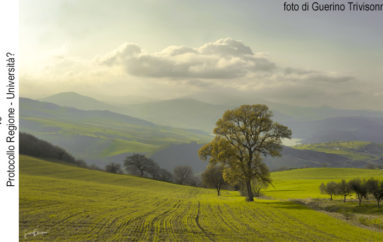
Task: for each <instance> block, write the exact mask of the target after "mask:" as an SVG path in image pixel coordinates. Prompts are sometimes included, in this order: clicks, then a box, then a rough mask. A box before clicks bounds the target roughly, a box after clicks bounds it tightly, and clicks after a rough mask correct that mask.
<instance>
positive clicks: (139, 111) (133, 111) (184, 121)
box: [123, 99, 229, 132]
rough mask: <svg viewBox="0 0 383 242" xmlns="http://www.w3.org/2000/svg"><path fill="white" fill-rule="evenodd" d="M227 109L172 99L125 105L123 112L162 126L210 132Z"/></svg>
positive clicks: (191, 100) (221, 106) (193, 101)
mask: <svg viewBox="0 0 383 242" xmlns="http://www.w3.org/2000/svg"><path fill="white" fill-rule="evenodd" d="M228 108H229V107H227V106H224V105H214V104H209V103H205V102H200V101H197V100H194V99H173V100H166V101H158V102H150V103H142V104H133V105H127V106H125V108H123V110H124V112H125V113H129V114H130V115H133V116H136V117H140V118H143V119H145V120H150V121H152V122H155V123H158V124H162V125H169V126H173V127H179V128H193V129H200V130H203V131H205V132H212V131H213V128H214V125H215V122H216V121H217V120H218V119H219V118H220V117H222V115H223V113H224V112H225V111H226V110H227V109H228Z"/></svg>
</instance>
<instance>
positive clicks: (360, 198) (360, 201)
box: [358, 195, 362, 207]
mask: <svg viewBox="0 0 383 242" xmlns="http://www.w3.org/2000/svg"><path fill="white" fill-rule="evenodd" d="M358 200H359V207H360V205H362V196H359V195H358Z"/></svg>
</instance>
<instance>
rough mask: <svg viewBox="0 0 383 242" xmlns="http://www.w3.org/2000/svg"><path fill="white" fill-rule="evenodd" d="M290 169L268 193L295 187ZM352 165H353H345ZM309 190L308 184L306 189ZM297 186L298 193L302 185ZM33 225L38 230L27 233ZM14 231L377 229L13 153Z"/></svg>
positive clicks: (133, 235) (263, 235)
mask: <svg viewBox="0 0 383 242" xmlns="http://www.w3.org/2000/svg"><path fill="white" fill-rule="evenodd" d="M305 171H306V169H303V170H300V171H298V172H300V174H299V175H300V178H301V179H317V181H319V180H318V178H321V179H323V178H326V179H335V177H336V179H339V178H341V177H342V176H344V175H347V173H348V170H334V169H332V170H329V169H327V170H320V171H319V170H315V169H312V170H307V171H308V172H307V173H305ZM291 172H293V173H294V172H297V171H286V172H279V173H275V174H273V179H275V180H276V181H277V180H278V177H279V180H278V183H277V182H276V183H275V188H274V191H270V193H271V192H274V194H276V195H277V196H276V197H283V195H281V194H289V196H291V195H292V193H291V190H299V189H300V184H299V183H298V182H299V181H298V182H297V183H295V186H293V187H290V189H291V190H286V187H287V185H284V186H282V185H279V184H283V182H284V181H287V182H288V183H289V184H290V185H291V184H292V183H293V181H292V179H293V177H297V176H296V175H297V174H291ZM374 172H376V171H374ZM356 173H358V170H355V171H351V172H350V174H356ZM323 174H327V175H326V176H323ZM360 174H361V173H360ZM360 174H359V175H360ZM375 174H377V173H375ZM366 175H368V176H370V175H371V174H366ZM379 175H382V174H381V173H379ZM316 191H317V192H318V193H319V190H316ZM313 192H314V191H309V194H307V196H311V195H312V194H313ZM169 194H171V196H169ZM300 194H301V195H302V196H304V194H305V190H304V189H303V190H302V191H301V192H300ZM33 231H35V232H40V234H37V235H36V236H33V235H30V234H31V233H33ZM43 232H44V234H42V233H43ZM19 238H20V241H29V240H39V241H41V240H47V241H54V240H58V241H95V240H97V241H111V240H125V241H127V240H129V241H137V240H139V241H153V240H155V241H158V240H161V241H162V240H174V241H190V240H194V241H196V240H198V241H208V240H210V241H222V240H229V241H249V240H254V239H256V240H265V241H271V240H272V241H287V240H289V241H290V240H299V241H313V240H318V241H350V240H358V241H360V240H365V239H367V240H372V241H378V240H383V233H380V232H375V231H372V230H369V229H365V228H360V227H357V226H354V225H351V224H349V223H347V222H346V221H342V220H340V219H338V218H334V217H331V216H329V215H328V214H325V213H321V212H318V211H314V210H311V209H309V208H307V207H305V206H303V205H300V204H297V203H293V202H289V201H285V200H276V199H274V200H267V199H256V201H255V202H251V203H249V202H245V200H244V198H243V197H240V196H239V195H238V193H237V192H233V191H223V195H222V196H221V197H217V196H216V193H215V191H214V190H212V189H203V188H195V187H189V186H181V185H175V184H170V183H165V182H159V181H153V180H149V179H145V178H138V177H133V176H129V175H116V174H110V173H106V172H101V171H94V170H88V169H84V168H78V167H74V166H69V165H63V164H58V163H53V162H48V161H44V160H39V159H36V158H31V157H28V156H21V157H20V237H19Z"/></svg>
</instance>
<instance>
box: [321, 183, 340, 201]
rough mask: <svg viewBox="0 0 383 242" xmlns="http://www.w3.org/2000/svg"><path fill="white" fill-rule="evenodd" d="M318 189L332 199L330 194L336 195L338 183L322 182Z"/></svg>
mask: <svg viewBox="0 0 383 242" xmlns="http://www.w3.org/2000/svg"><path fill="white" fill-rule="evenodd" d="M319 189H320V192H321V193H323V194H328V195H330V200H332V196H333V195H336V194H337V192H338V184H337V183H336V182H328V183H327V184H324V183H322V184H321V185H320V186H319Z"/></svg>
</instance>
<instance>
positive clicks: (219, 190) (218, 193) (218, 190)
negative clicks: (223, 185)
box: [217, 187, 221, 196]
mask: <svg viewBox="0 0 383 242" xmlns="http://www.w3.org/2000/svg"><path fill="white" fill-rule="evenodd" d="M217 195H218V196H219V195H221V189H219V188H218V187H217Z"/></svg>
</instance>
